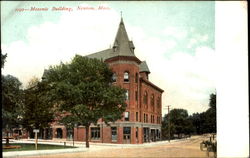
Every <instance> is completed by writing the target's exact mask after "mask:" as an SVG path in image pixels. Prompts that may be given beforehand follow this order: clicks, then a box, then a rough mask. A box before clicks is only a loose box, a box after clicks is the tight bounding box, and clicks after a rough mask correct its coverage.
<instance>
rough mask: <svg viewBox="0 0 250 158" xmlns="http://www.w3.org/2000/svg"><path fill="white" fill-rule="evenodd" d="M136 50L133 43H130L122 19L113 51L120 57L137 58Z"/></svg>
mask: <svg viewBox="0 0 250 158" xmlns="http://www.w3.org/2000/svg"><path fill="white" fill-rule="evenodd" d="M134 49H135V47H134V44H133V42H132V41H129V38H128V34H127V31H126V28H125V25H124V23H123V19H122V18H121V22H120V24H119V28H118V31H117V33H116V37H115V41H114V45H113V51H114V53H115V54H117V55H119V56H135V55H134Z"/></svg>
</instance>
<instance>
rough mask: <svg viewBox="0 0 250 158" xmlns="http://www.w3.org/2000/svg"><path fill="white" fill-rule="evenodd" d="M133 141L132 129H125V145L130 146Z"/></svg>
mask: <svg viewBox="0 0 250 158" xmlns="http://www.w3.org/2000/svg"><path fill="white" fill-rule="evenodd" d="M130 140H131V127H123V143H124V144H130Z"/></svg>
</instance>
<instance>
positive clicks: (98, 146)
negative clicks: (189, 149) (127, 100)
mask: <svg viewBox="0 0 250 158" xmlns="http://www.w3.org/2000/svg"><path fill="white" fill-rule="evenodd" d="M191 139H192V138H191ZM183 140H187V139H179V140H171V141H170V142H168V141H159V142H151V143H144V144H110V143H92V142H90V148H86V147H85V142H79V141H75V142H74V146H75V147H77V148H72V149H55V150H32V151H13V152H3V157H5V158H7V157H20V156H42V155H50V154H59V153H60V154H62V153H76V152H88V151H99V150H104V149H114V148H116V149H118V148H120V149H122V148H144V147H149V146H157V145H163V144H172V143H175V142H179V141H183ZM12 142H13V143H34V142H35V140H34V139H23V140H13V141H11V143H12ZM64 142H66V146H73V142H72V141H62V140H42V139H41V140H40V139H39V140H38V144H51V145H64Z"/></svg>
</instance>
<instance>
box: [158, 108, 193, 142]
mask: <svg viewBox="0 0 250 158" xmlns="http://www.w3.org/2000/svg"><path fill="white" fill-rule="evenodd" d="M168 115H170V119H168ZM169 120H170V134H171V137H173V135H174V134H178V135H179V136H180V134H186V135H190V134H191V133H192V132H193V130H194V129H193V125H192V122H191V119H190V118H189V116H188V112H187V110H185V109H173V110H171V111H170V114H167V115H165V117H164V120H163V122H162V132H163V135H165V134H166V136H165V137H168V130H169V129H168V121H169Z"/></svg>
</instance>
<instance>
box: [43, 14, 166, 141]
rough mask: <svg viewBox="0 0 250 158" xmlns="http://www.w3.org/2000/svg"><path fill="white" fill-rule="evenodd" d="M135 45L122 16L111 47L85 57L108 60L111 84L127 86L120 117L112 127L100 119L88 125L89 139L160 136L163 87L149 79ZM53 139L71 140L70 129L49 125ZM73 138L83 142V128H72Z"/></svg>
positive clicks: (147, 69) (135, 139) (157, 137)
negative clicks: (125, 106)
mask: <svg viewBox="0 0 250 158" xmlns="http://www.w3.org/2000/svg"><path fill="white" fill-rule="evenodd" d="M134 49H135V46H134V44H133V42H132V41H130V40H129V39H128V35H127V32H126V29H125V25H124V22H123V19H121V22H120V25H119V28H118V31H117V34H116V38H115V41H114V45H113V48H110V49H106V50H103V51H100V52H97V53H94V54H90V55H88V56H87V57H89V58H97V59H100V60H103V61H104V62H106V63H108V64H109V66H110V67H111V69H112V70H113V72H114V74H113V82H114V83H113V84H115V85H119V86H121V87H123V88H125V89H127V93H126V95H127V101H126V103H127V108H126V112H124V117H123V118H122V119H121V120H118V121H116V122H115V123H112V124H111V126H107V125H105V124H104V123H103V122H101V121H100V122H99V123H98V124H99V126H94V125H92V126H91V127H90V132H89V133H90V139H89V140H90V141H91V142H101V143H120V144H122V143H131V144H137V143H139V144H141V143H144V142H150V141H157V140H160V139H161V116H162V112H161V109H162V102H161V100H162V93H163V90H162V89H160V88H159V87H157V86H156V85H154V84H153V83H151V82H150V81H149V79H148V75H149V74H150V71H149V68H148V66H147V63H146V62H145V61H141V60H140V59H138V58H137V57H136V56H135V53H134ZM51 132H52V137H53V139H56V138H59V139H72V136H73V131H72V130H67V129H66V128H65V127H64V126H63V125H59V124H57V123H54V124H53V125H52V131H50V132H48V133H51ZM74 140H77V141H85V128H84V127H83V126H82V127H81V126H80V127H77V128H75V129H74Z"/></svg>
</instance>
